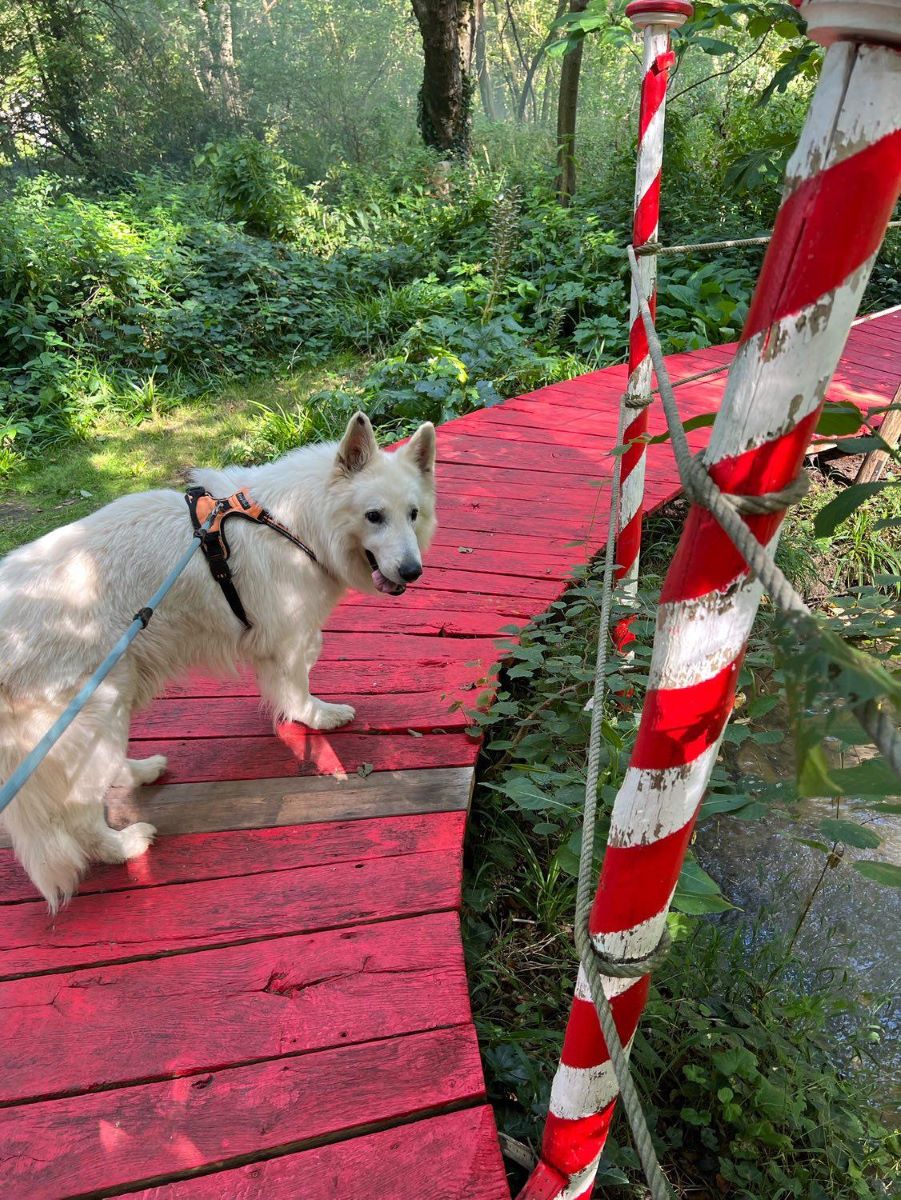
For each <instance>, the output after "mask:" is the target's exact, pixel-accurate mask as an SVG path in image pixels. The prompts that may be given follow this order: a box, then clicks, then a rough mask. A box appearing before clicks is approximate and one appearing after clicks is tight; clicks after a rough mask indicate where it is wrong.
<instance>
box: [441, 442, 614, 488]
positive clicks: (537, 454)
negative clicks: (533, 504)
mask: <svg viewBox="0 0 901 1200" xmlns="http://www.w3.org/2000/svg"><path fill="white" fill-rule="evenodd" d="M437 461H438V471H439V472H440V471H441V464H442V463H453V462H465V463H467V464H469V465H470V466H472V465H483V466H484V465H487V464H491V465H494V464H499V465H501V466H504V465H509V466H511V467H512V466H516V468H517V469H518V470H524V469H526V468H528V469H530V470H533V471H536V472H544V473H546V474H550V475H558V474H563V475H566V476H567V477H569V476H573V475H580V476H584V477H585V478H588V479H597V478H599V477H600V476H601V475H608V474H609V473H610V467H609V465H608V464H607V463H605V462H603V461H602V459H601V456H600V455H596V454H587V453H584V452H581V451H579V450H572V449H568V448H565V447H553V448H546V447H543V446H529V445H528V444H526V443H525V442H520V443H516V444H515V445H514V444H511V443H510V442H509V441H507V440H506V439H502V438H469V437H465V436H464V435H463V434H462V433H460V434H447V435H445V436H444V437H443V438H442V437H439V439H438V459H437Z"/></svg>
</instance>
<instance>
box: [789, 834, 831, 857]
mask: <svg viewBox="0 0 901 1200" xmlns="http://www.w3.org/2000/svg"><path fill="white" fill-rule="evenodd" d="M792 841H793V842H797V843H798V844H799V845H800V846H809V847H810V848H811V850H820V851H822V853H823V854H829V852H830V851H829V847H828V846H827V845H826V843H825V842H817V841H814V839H813V838H802V837H793V838H792Z"/></svg>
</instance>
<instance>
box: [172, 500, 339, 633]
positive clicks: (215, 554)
mask: <svg viewBox="0 0 901 1200" xmlns="http://www.w3.org/2000/svg"><path fill="white" fill-rule="evenodd" d="M185 500H186V501H187V502H188V510H189V512H190V513H191V522H192V524H193V525H194V536H195V537H197V538H200V548H201V550H202V551H203V553H204V555H205V557H206V560H207V562H208V563H209V566H210V571H211V573H212V576H213V578H214V579H215V580H216V582H217V583H218V584H219V586H220V587H221V588H222V594H223V595H224V596H225V599H226V600H227V601H228V606H229V608H230V609H231V610H232V612H233V613H234V614H235V616H236V617H237V618H238V620H239V621H240V622H241V624H242V625H243V626H244V628H245V629H252V628H253V626H252V625H251V623H250V621H249V620H248V619H247V613H246V612H245V611H244V605H243V604H242V603H241V597H240V596H239V595H238V590H237V588H236V587H235V584H234V580H233V579H232V573H231V567H229V565H228V559H229V556H230V554H231V551H230V549H229V545H228V542H227V541H226V539H225V530H224V529H223V528H222V527H223V525H224V524H225V522H226V521H227V520H228V518H229V517H243V518H244V519H245V521H253V522H254V524H256V525H266V526H268V528H269V529H274V530H275V532H276V533H279V534H281V536H282V537H283V538H287V539H288V541H289V542H291V543H292V544H293V545H295V546H296V547H297V548H298V550H302V551H303V552H304V554H306V555H307V557H308V558H309V559H310V561H311V562H314V563H317V564H318V565H319V566H321V565H322V564H321V563H320V562H319V559H318V558H317V557H316V555H315V554H314V553H313V551H312V550H311V549H310V547H309V546H307V545H306V544H305V543H304V542H302V541H301V540H300V538H298V537H295V536H294V534H293V533H292V532H291V530H290V529H286V528H285V527H284V525H282V524H281V523H280V522H278V521H276V519H275V517H273V515H272V514H271V513H270V512H267V511H266V509H265V508H263V506H262V504H257V503H256V501H254V500H251V499H250V497H249V496H248V495H247V493H246V492H236V493H235V494H234V496H226V497H225V498H224V499H222V500H217V499H216V498H215V496H211V495H210V493H209V492H208V491H207V490H206V488H202V487H193V488H189V489H188V490H187V492H185ZM210 518H212V519H210ZM207 521H209V522H210V523H209V527H208V528H206V529H201V526H202V525H204V524H205V523H206V522H207ZM323 569H324V568H323Z"/></svg>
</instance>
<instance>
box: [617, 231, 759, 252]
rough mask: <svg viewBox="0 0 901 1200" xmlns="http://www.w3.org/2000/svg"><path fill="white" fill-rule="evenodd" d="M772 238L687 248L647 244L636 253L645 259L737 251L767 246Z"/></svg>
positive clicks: (757, 238) (748, 239)
mask: <svg viewBox="0 0 901 1200" xmlns="http://www.w3.org/2000/svg"><path fill="white" fill-rule="evenodd" d="M771 238H772V234H769V233H768V234H767V235H766V236H765V237H753V238H733V239H732V240H731V241H728V242H695V243H694V245H691V244H689V245H685V246H661V245H660V244H659V243H657V242H646V243H645V245H644V246H639V247H638V248H637V249H636V251H635V253H636V254H637V255H638V256H639V257H640V258H643V257H644V256H645V255H646V254H694V253H696V252H698V253H700V252H701V251H704V250H736V249H739V248H740V247H743V246H766V245H767V243H768V242H769V241H770V239H771Z"/></svg>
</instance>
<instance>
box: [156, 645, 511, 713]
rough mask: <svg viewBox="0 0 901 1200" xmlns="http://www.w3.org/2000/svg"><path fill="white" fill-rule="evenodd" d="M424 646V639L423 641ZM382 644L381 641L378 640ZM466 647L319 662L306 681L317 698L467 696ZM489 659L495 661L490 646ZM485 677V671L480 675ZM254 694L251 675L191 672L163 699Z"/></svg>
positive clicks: (470, 675) (475, 673) (469, 656)
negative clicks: (345, 693)
mask: <svg viewBox="0 0 901 1200" xmlns="http://www.w3.org/2000/svg"><path fill="white" fill-rule="evenodd" d="M423 640H426V639H423ZM379 644H381V639H379ZM467 645H468V643H466V642H465V641H462V640H460V641H450V640H444V639H440V638H430V639H428V647H429V650H430V651H431V652H430V653H429V652H425V651H424V652H423V653H422V655H421V657H419V656H417V657H414V658H401V659H398V660H388V661H386V662H382V661H369V662H362V661H361V662H354V664H353V667H352V668H351V667H349V666H347V665H346V664H345V663H343V662H337V663H335V662H328V661H325V662H319V663H317V665H316V666H315V667H314V668H313V671H312V673H311V676H310V680H311V684H312V688H313V691H314V693H315V694H316V695H320V694H321V695H323V696H326V695H335V696H337V695H340V693H341V689H342V688H348V687H350V686H351V685H352V686H353V689H354V694H355V695H365V696H373V695H379V694H381V693H384V692H387V693H390V694H392V695H394V694H400V693H402V692H404V691H410V692H416V691H421V690H422V688H423V686H424V685H425V683H426V682H427V683H428V687H429V688H430V690H431V691H433V692H434V693H436V694H437V695H439V696H441V695H447V694H456V693H457V692H458V691H460V690H463V691H466V690H468V688H467V685H468V684H470V683H471V681H472V680H473V679H477V678H478V677H479V670H478V669H477V668H476V667H475V666H472V665H470V664H471V663H473V662H474V661H475V660H477V659H479V653H478V652H473V651H472V649H469V650H467ZM446 646H449V647H452V648H453V650H454V654H455V657H453V658H450V659H448V658H447V657H446V656H445V655H444V654H443V651H444V649H445V647H446ZM370 648H371V656H372V658H377V655H378V648H377V647H376V645H375V644H374V642H373V641H372V640H371V639H370ZM490 652H491V654H493V655H494V656H495V657H496V656H497V650H496V648H495V645H494V643H493V642H492V643H491V651H490ZM482 674H483V675H484V674H485V671H483V672H482ZM259 694H260V692H259V688H258V687H257V684H256V680H255V679H254V677H253V672H252V671H250V670H249V669H244V670H242V671H241V672H240V674H238V675H237V676H236V677H234V678H228V677H226V678H215V677H213V676H210V675H205V674H204V673H203V672H200V671H191V672H189V673H188V674H187V675H185V676H183V677H182V678H181V679H176V680H173V682H172V683H171V684H170V685H169V686H168V688H167V689H166V696H168V697H176V696H253V697H256V698H259Z"/></svg>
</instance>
